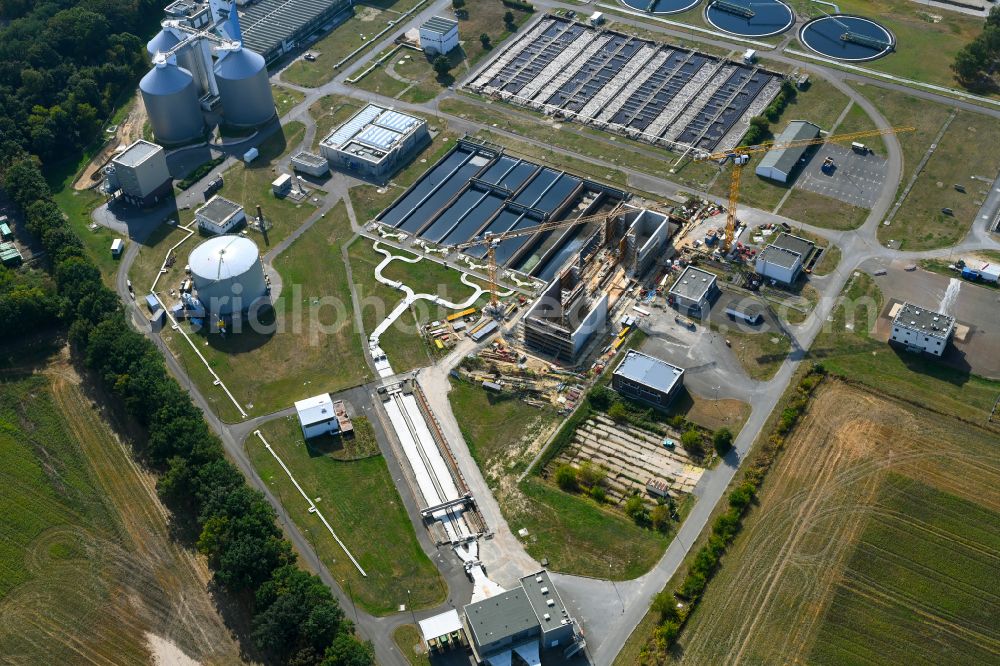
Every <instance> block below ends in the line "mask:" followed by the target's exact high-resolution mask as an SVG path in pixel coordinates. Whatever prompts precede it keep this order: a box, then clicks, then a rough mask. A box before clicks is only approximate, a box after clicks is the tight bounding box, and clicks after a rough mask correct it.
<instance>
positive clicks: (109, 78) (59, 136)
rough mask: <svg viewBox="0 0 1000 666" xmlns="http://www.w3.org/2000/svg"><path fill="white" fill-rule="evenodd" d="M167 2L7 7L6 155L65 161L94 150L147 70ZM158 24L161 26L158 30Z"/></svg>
mask: <svg viewBox="0 0 1000 666" xmlns="http://www.w3.org/2000/svg"><path fill="white" fill-rule="evenodd" d="M162 6H163V2H162V1H160V0H133V1H132V2H121V1H120V0H43V1H42V2H23V1H17V0H0V17H2V18H3V19H5V20H9V23H7V25H6V27H4V28H3V29H2V30H0V154H4V155H13V154H16V153H17V152H18V149H23V150H26V151H29V152H32V153H34V154H36V155H38V156H39V157H41V158H42V160H44V161H46V162H48V161H50V160H58V159H63V158H65V157H67V156H71V155H72V154H74V153H75V152H77V150H78V149H79V148H81V147H83V146H86V145H88V144H90V143H91V142H92V141H93V140H94V138H95V137H96V136H97V134H98V133H99V132H100V130H101V126H102V124H103V122H104V120H105V119H107V118H108V117H109V116H110V114H111V112H112V110H113V109H114V107H115V104H116V103H117V102H119V101H120V100H121V98H122V97H123V95H124V94H126V93H128V91H130V90H132V89H133V88H134V87H135V81H136V78H137V77H138V76H139V75H140V74H141V72H142V71H143V70H144V69H145V68H146V66H147V65H146V61H145V46H144V44H143V42H142V40H141V39H140V38H139V37H138V36H137V35H140V34H143V32H148V31H149V30H150V27H149V26H150V17H155V16H157V15H159V12H160V11H161V8H162ZM154 25H155V24H154Z"/></svg>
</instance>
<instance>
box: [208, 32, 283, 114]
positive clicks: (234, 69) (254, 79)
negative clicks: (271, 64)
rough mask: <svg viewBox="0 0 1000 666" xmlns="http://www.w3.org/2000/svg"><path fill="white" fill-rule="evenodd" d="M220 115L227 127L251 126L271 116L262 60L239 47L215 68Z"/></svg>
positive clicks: (272, 105) (271, 110) (265, 73)
mask: <svg viewBox="0 0 1000 666" xmlns="http://www.w3.org/2000/svg"><path fill="white" fill-rule="evenodd" d="M215 82H216V84H217V85H218V86H219V96H220V97H221V98H222V115H223V116H224V117H225V119H226V122H227V123H229V124H230V125H237V126H240V127H254V126H257V125H262V124H264V123H266V122H267V121H268V120H270V119H271V118H273V117H274V114H275V109H274V97H272V96H271V82H270V81H268V79H267V65H266V64H265V63H264V58H262V57H261V56H260V55H258V54H256V53H254V52H253V51H250V50H249V49H244V48H240V49H238V50H236V51H233V52H231V53H229V54H227V55H226V56H225V57H224V58H222V60H220V61H219V63H218V64H217V65H216V66H215Z"/></svg>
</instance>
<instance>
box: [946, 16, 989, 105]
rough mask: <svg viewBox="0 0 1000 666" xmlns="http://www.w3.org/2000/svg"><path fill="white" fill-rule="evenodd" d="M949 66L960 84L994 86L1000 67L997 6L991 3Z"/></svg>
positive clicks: (973, 87) (977, 86)
mask: <svg viewBox="0 0 1000 666" xmlns="http://www.w3.org/2000/svg"><path fill="white" fill-rule="evenodd" d="M951 69H952V71H953V72H955V77H956V78H957V79H958V82H959V83H961V84H962V85H963V86H965V87H967V88H970V89H972V90H995V89H996V87H997V81H996V74H997V71H1000V6H994V7H993V9H991V10H990V14H989V16H987V17H986V24H985V25H984V26H983V31H982V33H980V35H979V36H978V37H976V38H975V39H974V40H972V41H971V42H969V43H968V44H966V45H965V47H964V48H963V49H962V50H961V51H959V52H958V54H957V55H956V56H955V62H953V63H952V65H951Z"/></svg>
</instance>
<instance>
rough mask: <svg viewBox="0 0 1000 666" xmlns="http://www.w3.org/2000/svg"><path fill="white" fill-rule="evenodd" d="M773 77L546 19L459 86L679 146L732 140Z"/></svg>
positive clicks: (773, 89)
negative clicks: (467, 81)
mask: <svg viewBox="0 0 1000 666" xmlns="http://www.w3.org/2000/svg"><path fill="white" fill-rule="evenodd" d="M781 83H782V77H781V75H779V74H777V73H775V72H771V71H768V70H767V69H764V68H762V67H759V66H755V65H748V64H745V63H739V62H732V61H730V60H727V59H725V58H720V57H717V56H712V55H708V54H705V53H701V52H698V51H693V50H691V49H687V48H682V47H677V46H671V45H668V44H662V43H660V42H654V41H651V40H648V39H643V38H640V37H635V36H632V35H627V34H624V33H620V32H616V31H614V30H603V29H602V30H599V29H595V28H593V27H592V26H588V25H584V24H582V23H577V22H574V21H571V20H568V19H565V18H562V17H558V16H552V15H546V16H542V17H540V18H539V19H538V20H537V21H536V22H535V23H534V24H532V25H531V26H530V27H528V28H527V29H525V30H524V32H523V34H522V35H521V37H520V38H518V39H517V40H515V41H513V42H512V43H510V44H509V45H508V46H507V47H506V48H504V49H502V50H499V51H498V53H497V54H496V55H495V56H494V57H493V59H492V60H491V61H490V62H489V63H488V64H487V65H486V66H485V67H483V68H482V69H481V70H480V71H479V72H478V74H477V75H476V76H474V77H473V78H472V80H471V81H470V82H469V83H468V84H467V86H466V87H467V88H468V89H469V90H471V91H473V92H477V93H480V94H483V95H487V96H489V97H493V98H496V99H500V100H503V101H506V102H509V103H511V104H517V105H519V106H524V107H527V108H530V109H533V110H536V111H540V112H542V113H544V114H546V115H550V116H553V117H556V118H566V119H571V120H575V121H578V122H581V123H584V124H587V125H591V126H594V127H597V128H599V129H604V130H607V131H610V132H615V133H617V134H622V135H624V136H627V137H629V138H632V139H636V140H640V141H645V142H648V143H652V144H655V145H660V146H665V147H668V148H671V149H674V150H678V151H688V150H692V149H694V150H699V151H715V150H725V149H729V148H732V147H734V146H736V145H737V144H738V143H739V141H740V139H741V138H742V137H743V135H744V134H745V133H746V131H747V129H748V128H749V126H750V119H751V118H753V117H754V116H756V115H759V114H760V113H761V112H762V111H763V110H764V108H765V107H766V106H767V105H768V104H769V103H770V102H771V100H773V99H774V98H775V96H777V94H778V91H779V90H780V89H781Z"/></svg>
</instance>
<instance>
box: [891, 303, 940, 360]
mask: <svg viewBox="0 0 1000 666" xmlns="http://www.w3.org/2000/svg"><path fill="white" fill-rule="evenodd" d="M954 332H955V318H954V317H951V316H949V315H946V314H942V313H940V312H934V311H933V310H928V309H926V308H921V307H919V306H917V305H913V304H912V303H902V304H900V305H897V306H896V314H895V316H894V317H893V319H892V333H890V334H889V339H890V340H891V341H893V342H897V343H899V344H901V345H906V348H907V349H908V350H911V351H923V352H927V353H928V354H933V355H934V356H941V355H942V354H943V353H944V350H945V348H946V347H947V346H948V340H949V339H950V338H951V336H952V334H953V333H954Z"/></svg>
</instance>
